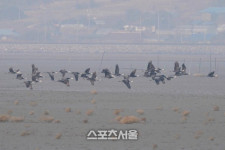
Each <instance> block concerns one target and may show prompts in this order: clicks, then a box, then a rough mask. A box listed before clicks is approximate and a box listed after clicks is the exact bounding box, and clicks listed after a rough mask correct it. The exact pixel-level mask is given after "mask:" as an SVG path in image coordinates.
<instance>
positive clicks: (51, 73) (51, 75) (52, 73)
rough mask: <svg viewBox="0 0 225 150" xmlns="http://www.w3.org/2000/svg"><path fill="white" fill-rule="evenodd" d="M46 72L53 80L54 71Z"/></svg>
mask: <svg viewBox="0 0 225 150" xmlns="http://www.w3.org/2000/svg"><path fill="white" fill-rule="evenodd" d="M47 73H48V75H49V77H50V78H51V80H52V81H54V80H55V76H54V73H55V72H47Z"/></svg>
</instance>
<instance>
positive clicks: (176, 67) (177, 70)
mask: <svg viewBox="0 0 225 150" xmlns="http://www.w3.org/2000/svg"><path fill="white" fill-rule="evenodd" d="M173 71H174V72H175V73H176V72H180V67H179V63H178V62H177V61H176V62H175V63H174V70H173Z"/></svg>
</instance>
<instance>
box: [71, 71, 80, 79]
mask: <svg viewBox="0 0 225 150" xmlns="http://www.w3.org/2000/svg"><path fill="white" fill-rule="evenodd" d="M72 74H73V75H74V78H75V80H76V81H78V78H79V74H80V73H79V72H72Z"/></svg>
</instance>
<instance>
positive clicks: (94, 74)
mask: <svg viewBox="0 0 225 150" xmlns="http://www.w3.org/2000/svg"><path fill="white" fill-rule="evenodd" d="M87 80H89V81H90V82H91V85H94V84H95V81H97V74H96V72H94V73H93V74H92V76H91V77H88V78H87Z"/></svg>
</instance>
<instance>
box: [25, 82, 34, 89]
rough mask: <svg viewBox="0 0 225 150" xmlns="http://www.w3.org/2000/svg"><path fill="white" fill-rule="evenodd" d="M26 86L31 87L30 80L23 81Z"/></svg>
mask: <svg viewBox="0 0 225 150" xmlns="http://www.w3.org/2000/svg"><path fill="white" fill-rule="evenodd" d="M24 83H25V85H26V87H27V88H30V89H33V87H32V81H24Z"/></svg>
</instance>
